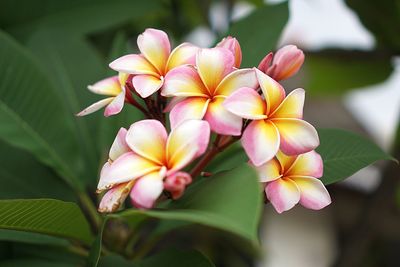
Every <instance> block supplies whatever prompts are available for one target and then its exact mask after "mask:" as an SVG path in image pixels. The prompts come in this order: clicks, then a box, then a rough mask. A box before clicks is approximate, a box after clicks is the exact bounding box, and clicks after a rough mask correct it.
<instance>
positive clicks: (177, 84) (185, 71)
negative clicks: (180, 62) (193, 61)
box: [161, 65, 208, 97]
mask: <svg viewBox="0 0 400 267" xmlns="http://www.w3.org/2000/svg"><path fill="white" fill-rule="evenodd" d="M161 94H162V95H163V96H166V97H171V96H204V97H207V96H208V92H207V89H206V88H205V87H204V85H203V82H202V81H201V79H200V76H199V74H198V73H197V71H196V69H195V68H194V67H193V66H188V65H185V66H181V67H177V68H174V69H173V70H171V71H169V72H168V73H167V75H166V76H165V81H164V86H163V89H162V91H161Z"/></svg>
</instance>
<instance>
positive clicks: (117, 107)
mask: <svg viewBox="0 0 400 267" xmlns="http://www.w3.org/2000/svg"><path fill="white" fill-rule="evenodd" d="M124 103H125V90H123V91H122V92H121V93H120V94H119V95H117V96H116V97H114V99H113V101H111V103H110V104H108V106H107V107H106V108H105V110H104V116H105V117H109V116H112V115H115V114H118V113H120V112H121V110H122V108H123V107H124Z"/></svg>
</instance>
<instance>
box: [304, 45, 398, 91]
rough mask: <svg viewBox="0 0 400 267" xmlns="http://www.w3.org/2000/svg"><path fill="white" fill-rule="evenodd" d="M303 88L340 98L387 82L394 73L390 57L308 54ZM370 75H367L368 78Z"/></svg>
mask: <svg viewBox="0 0 400 267" xmlns="http://www.w3.org/2000/svg"><path fill="white" fill-rule="evenodd" d="M304 71H305V76H306V77H305V79H304V82H305V83H304V84H303V85H301V86H302V87H304V88H307V92H309V93H311V94H314V95H338V94H342V93H344V92H346V91H348V90H349V89H356V88H360V87H363V86H367V85H371V84H376V83H380V82H383V81H385V80H386V79H387V78H388V77H389V75H390V74H391V73H392V71H393V67H392V64H391V59H390V57H389V56H382V55H374V54H371V53H369V52H362V51H337V50H336V51H335V50H325V51H321V52H318V53H307V54H306V60H305V63H304ZM366 74H367V75H366Z"/></svg>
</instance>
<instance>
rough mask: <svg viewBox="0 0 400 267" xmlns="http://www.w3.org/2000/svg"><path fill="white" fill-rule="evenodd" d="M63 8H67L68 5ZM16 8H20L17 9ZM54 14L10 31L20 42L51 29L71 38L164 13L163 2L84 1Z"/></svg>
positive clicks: (17, 26) (134, 0)
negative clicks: (31, 35)
mask: <svg viewBox="0 0 400 267" xmlns="http://www.w3.org/2000/svg"><path fill="white" fill-rule="evenodd" d="M61 2H64V1H61ZM65 2H69V1H65ZM60 5H62V6H65V3H61V4H60ZM11 8H12V6H11ZM11 8H10V9H11ZM14 8H18V7H15V6H14ZM53 10H54V11H56V12H51V13H49V14H48V15H47V16H39V17H37V18H33V20H31V21H26V23H22V24H17V25H13V26H10V27H7V28H6V30H7V31H9V32H11V33H12V34H13V35H15V36H16V37H17V38H18V39H20V38H21V39H25V38H26V37H29V35H30V34H31V33H32V32H34V31H35V30H37V29H40V28H51V29H55V30H58V31H60V32H64V33H66V34H68V35H71V34H72V35H84V34H88V33H94V32H98V31H102V30H107V29H111V28H112V27H115V26H117V25H121V24H123V23H125V22H127V21H134V20H135V19H136V20H137V19H139V18H142V17H144V16H150V15H151V14H155V13H156V12H158V11H160V1H139V0H115V1H108V0H98V1H96V2H93V1H82V2H81V3H79V5H78V4H77V3H76V2H75V3H74V4H73V5H71V6H70V7H66V8H63V9H57V10H56V9H53ZM9 12H13V10H12V9H11V10H9Z"/></svg>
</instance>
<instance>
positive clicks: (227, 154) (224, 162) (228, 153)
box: [205, 142, 249, 173]
mask: <svg viewBox="0 0 400 267" xmlns="http://www.w3.org/2000/svg"><path fill="white" fill-rule="evenodd" d="M248 160H249V158H248V157H247V155H246V153H245V152H244V150H243V148H242V146H241V145H240V142H236V143H235V144H233V145H231V146H229V147H228V148H227V149H226V150H224V151H222V153H220V154H218V156H217V157H215V159H214V160H213V161H212V162H211V163H210V164H209V165H208V166H206V168H205V170H206V171H207V172H211V173H217V172H220V171H227V170H232V169H233V168H235V167H237V166H238V165H240V164H242V163H243V162H247V161H248Z"/></svg>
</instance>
